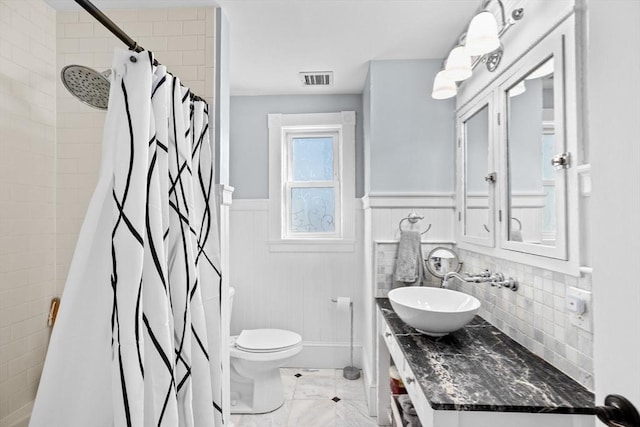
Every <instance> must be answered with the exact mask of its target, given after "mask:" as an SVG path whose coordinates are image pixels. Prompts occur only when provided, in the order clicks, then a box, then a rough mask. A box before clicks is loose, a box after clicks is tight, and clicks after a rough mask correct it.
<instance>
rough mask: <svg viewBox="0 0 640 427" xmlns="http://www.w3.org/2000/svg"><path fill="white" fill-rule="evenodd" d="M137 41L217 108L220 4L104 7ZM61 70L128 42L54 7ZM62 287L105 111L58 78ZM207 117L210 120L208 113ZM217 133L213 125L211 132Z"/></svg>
mask: <svg viewBox="0 0 640 427" xmlns="http://www.w3.org/2000/svg"><path fill="white" fill-rule="evenodd" d="M104 12H105V13H106V15H107V16H109V18H111V19H112V20H113V21H114V22H115V23H116V24H118V25H119V26H120V27H121V28H122V29H123V30H124V31H125V32H127V34H129V35H130V36H131V37H132V38H133V39H134V40H136V41H137V42H138V44H139V45H140V46H142V47H144V48H145V49H148V50H151V51H152V52H153V53H154V54H155V57H156V59H158V61H159V62H160V63H162V64H164V65H166V66H167V68H168V70H169V72H171V73H173V74H174V75H176V76H178V77H179V78H180V80H181V82H182V83H183V84H184V85H185V86H188V87H190V88H191V90H192V91H193V92H194V93H196V94H198V95H200V96H201V97H203V98H205V99H206V100H207V101H208V102H209V105H210V112H212V110H213V108H212V106H213V94H214V81H215V80H214V79H215V60H214V54H215V8H213V7H204V8H175V9H167V8H161V9H126V10H105V11H104ZM57 32H58V34H57V56H58V57H57V70H58V71H59V70H61V69H62V67H64V66H65V65H70V64H81V65H85V66H88V67H92V68H94V69H96V70H98V71H104V70H106V69H108V68H110V67H111V61H112V57H113V51H114V49H115V48H118V49H123V48H126V47H125V45H124V44H123V43H122V42H121V41H120V40H118V39H117V38H116V37H114V36H113V35H112V34H111V33H109V32H108V31H107V30H106V29H105V28H104V27H103V26H102V25H101V24H99V23H98V22H96V21H95V19H94V18H93V17H92V16H91V15H89V14H88V13H86V12H84V11H83V10H81V9H79V8H78V11H75V10H74V11H69V12H67V11H65V12H58V13H57ZM57 105H58V129H57V134H58V156H57V168H58V171H57V180H58V186H57V187H58V194H57V204H56V207H57V215H56V217H57V246H58V249H57V278H56V279H57V281H56V282H57V285H56V288H57V293H58V294H60V293H61V292H62V289H63V287H64V283H65V280H66V277H67V274H68V270H69V264H70V262H71V257H72V256H73V251H74V248H75V244H76V240H77V239H78V232H79V230H80V226H81V224H82V221H83V219H84V214H85V211H86V209H87V206H88V204H89V199H90V198H91V194H92V193H93V190H94V188H95V185H96V182H97V179H98V171H99V168H100V154H101V152H100V150H101V147H102V129H103V126H104V118H105V112H104V111H99V110H95V109H93V108H91V107H88V106H86V105H84V104H82V103H81V102H80V101H78V100H76V99H75V98H73V96H72V95H71V94H69V92H67V90H66V89H65V88H64V86H63V85H62V83H61V82H60V81H58V89H57ZM210 123H213V122H212V121H210ZM211 135H213V133H211Z"/></svg>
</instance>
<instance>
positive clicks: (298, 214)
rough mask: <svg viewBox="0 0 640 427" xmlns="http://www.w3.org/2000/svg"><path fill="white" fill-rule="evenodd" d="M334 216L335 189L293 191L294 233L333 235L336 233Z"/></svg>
mask: <svg viewBox="0 0 640 427" xmlns="http://www.w3.org/2000/svg"><path fill="white" fill-rule="evenodd" d="M334 216H335V189H334V188H333V187H313V188H300V187H297V188H292V189H291V230H290V231H291V232H292V233H332V232H334V231H335V223H334Z"/></svg>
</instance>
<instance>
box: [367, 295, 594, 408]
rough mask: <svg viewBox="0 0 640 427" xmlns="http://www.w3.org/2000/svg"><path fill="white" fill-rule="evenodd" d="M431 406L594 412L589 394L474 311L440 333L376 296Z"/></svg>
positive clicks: (591, 396) (592, 396)
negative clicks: (428, 331)
mask: <svg viewBox="0 0 640 427" xmlns="http://www.w3.org/2000/svg"><path fill="white" fill-rule="evenodd" d="M376 301H377V304H378V307H379V308H380V310H381V312H382V314H383V316H384V318H385V320H386V321H387V324H388V325H389V327H390V328H391V331H392V332H393V333H394V335H395V339H396V341H397V343H398V345H399V347H400V349H401V350H402V353H403V354H404V357H405V358H406V360H407V362H408V363H409V365H410V367H411V370H412V371H413V373H414V375H415V376H416V380H417V382H418V383H419V384H420V386H421V387H422V390H423V392H424V394H425V396H426V398H427V400H428V401H429V403H430V405H431V407H432V408H433V409H439V410H458V411H499V412H528V413H565V414H593V413H594V402H595V398H594V395H593V393H591V392H590V391H588V390H587V389H586V388H584V387H583V386H581V385H580V384H578V383H577V382H576V381H575V380H573V379H571V378H569V377H568V376H567V375H565V374H564V373H562V372H560V371H559V370H558V369H556V368H555V367H553V366H551V365H550V364H549V363H547V362H546V361H544V360H543V359H541V358H540V357H538V356H536V355H534V354H533V353H531V352H530V351H529V350H527V349H526V348H524V347H523V346H522V345H520V344H518V343H517V342H515V341H514V340H512V339H511V338H509V337H508V336H507V335H505V334H504V333H502V332H501V331H499V330H498V329H497V328H495V327H494V326H492V325H491V324H490V323H488V322H487V321H486V320H484V319H482V318H481V317H479V316H476V317H475V319H474V320H473V321H472V322H471V323H470V324H468V325H467V326H465V327H464V328H463V329H460V330H458V331H456V332H453V333H451V334H449V335H446V336H444V337H441V338H434V337H430V336H427V335H423V334H421V333H419V332H417V331H416V330H415V329H413V328H412V327H411V326H409V325H407V324H406V323H404V322H403V321H402V320H401V319H400V318H399V317H398V315H397V314H396V313H395V311H393V308H392V307H391V303H390V302H389V300H388V299H387V298H376Z"/></svg>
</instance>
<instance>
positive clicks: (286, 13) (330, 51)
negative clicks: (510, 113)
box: [47, 0, 482, 95]
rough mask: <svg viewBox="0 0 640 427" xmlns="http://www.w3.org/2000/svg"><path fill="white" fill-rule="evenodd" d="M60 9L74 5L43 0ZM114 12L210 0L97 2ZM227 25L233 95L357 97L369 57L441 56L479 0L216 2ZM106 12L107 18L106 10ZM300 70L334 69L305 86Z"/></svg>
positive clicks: (184, 4)
mask: <svg viewBox="0 0 640 427" xmlns="http://www.w3.org/2000/svg"><path fill="white" fill-rule="evenodd" d="M47 1H48V3H50V4H52V5H54V7H56V8H58V9H61V8H64V9H68V8H77V7H78V6H77V5H76V4H75V3H74V2H73V1H72V0H47ZM94 3H95V4H96V5H97V6H98V7H100V8H102V9H103V10H107V9H108V8H111V9H113V8H118V7H172V6H176V5H182V6H201V5H211V4H213V2H212V1H211V0H209V1H207V0H200V1H197V0H173V1H172V0H166V1H164V0H135V1H132V0H129V1H121V0H102V1H101V0H95V1H94ZM216 3H217V4H218V5H219V6H220V7H222V9H223V11H224V13H225V15H226V17H227V19H228V21H229V23H230V33H231V34H230V40H231V41H230V44H231V45H230V55H231V64H230V79H231V94H232V95H274V94H319V93H322V94H328V93H331V94H334V93H339V94H353V93H361V92H362V89H363V85H364V80H365V78H366V74H367V66H368V62H369V61H371V60H390V59H424V58H443V57H444V56H445V55H446V54H447V53H448V51H449V49H450V48H451V47H452V45H453V44H454V42H455V40H456V39H457V37H458V35H459V34H460V33H461V32H462V30H463V29H464V28H465V26H466V25H467V24H468V22H469V20H470V19H471V17H472V16H473V13H474V11H475V10H476V9H477V8H478V7H479V6H480V4H481V3H482V0H216ZM107 15H108V13H107ZM300 71H333V72H334V82H335V83H334V85H333V86H332V87H311V88H308V87H307V88H305V87H303V86H302V84H301V83H300V80H299V77H298V72H300Z"/></svg>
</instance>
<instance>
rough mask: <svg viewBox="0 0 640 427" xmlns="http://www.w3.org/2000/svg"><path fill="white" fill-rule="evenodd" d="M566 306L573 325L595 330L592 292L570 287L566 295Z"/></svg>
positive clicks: (590, 330) (586, 329) (591, 330)
mask: <svg viewBox="0 0 640 427" xmlns="http://www.w3.org/2000/svg"><path fill="white" fill-rule="evenodd" d="M566 307H567V311H568V312H569V317H570V321H571V324H572V325H575V326H577V327H578V328H582V329H584V330H585V331H588V332H593V307H592V305H591V292H589V291H585V290H584V289H578V288H574V287H569V288H568V289H567V295H566Z"/></svg>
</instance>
